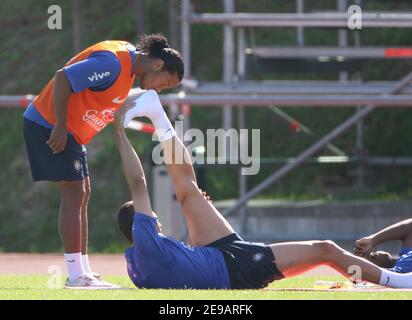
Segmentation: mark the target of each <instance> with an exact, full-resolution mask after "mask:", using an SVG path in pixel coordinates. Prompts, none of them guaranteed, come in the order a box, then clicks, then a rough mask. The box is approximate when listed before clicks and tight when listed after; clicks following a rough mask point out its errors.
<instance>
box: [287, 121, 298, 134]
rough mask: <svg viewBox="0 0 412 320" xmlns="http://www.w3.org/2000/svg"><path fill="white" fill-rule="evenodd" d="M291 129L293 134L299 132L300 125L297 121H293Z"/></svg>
mask: <svg viewBox="0 0 412 320" xmlns="http://www.w3.org/2000/svg"><path fill="white" fill-rule="evenodd" d="M289 129H290V130H291V131H293V132H299V131H300V123H299V122H298V121H297V120H296V119H293V120H292V122H291V123H290V126H289Z"/></svg>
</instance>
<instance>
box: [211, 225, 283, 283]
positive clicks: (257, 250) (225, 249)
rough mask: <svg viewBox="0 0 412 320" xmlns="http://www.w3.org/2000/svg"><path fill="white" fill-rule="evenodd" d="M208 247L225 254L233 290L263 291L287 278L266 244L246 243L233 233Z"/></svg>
mask: <svg viewBox="0 0 412 320" xmlns="http://www.w3.org/2000/svg"><path fill="white" fill-rule="evenodd" d="M207 246H208V247H214V248H217V249H219V250H220V251H221V252H222V253H223V257H224V259H225V262H226V266H227V270H228V272H229V277H230V287H231V289H262V288H265V287H267V286H268V285H269V284H270V283H271V282H273V281H276V280H281V279H283V278H284V277H285V276H284V275H283V274H282V273H281V272H280V271H279V269H278V268H277V266H276V263H275V256H274V255H273V252H272V249H271V248H270V247H269V246H268V245H266V244H264V243H261V242H248V241H244V240H243V239H242V238H241V237H240V236H239V235H238V234H237V233H233V234H231V235H228V236H226V237H224V238H222V239H219V240H217V241H214V242H212V243H210V244H208V245H207Z"/></svg>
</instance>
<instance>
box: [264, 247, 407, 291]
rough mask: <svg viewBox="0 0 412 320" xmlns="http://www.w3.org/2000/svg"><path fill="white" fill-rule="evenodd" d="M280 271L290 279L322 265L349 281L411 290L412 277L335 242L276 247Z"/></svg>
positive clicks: (275, 252)
mask: <svg viewBox="0 0 412 320" xmlns="http://www.w3.org/2000/svg"><path fill="white" fill-rule="evenodd" d="M270 247H271V249H272V251H273V254H274V256H275V262H276V266H277V267H278V269H279V270H280V271H281V272H282V273H283V274H284V275H285V276H286V277H293V276H297V275H299V274H301V273H303V272H305V271H308V270H310V269H312V268H314V267H316V266H319V265H328V266H330V267H331V268H333V269H335V270H336V271H338V272H339V273H341V274H342V275H344V276H345V277H348V278H349V277H351V276H354V277H355V278H357V280H359V279H360V280H362V281H368V282H372V283H376V284H381V285H388V286H391V287H395V288H410V287H411V286H412V277H411V276H410V275H407V274H396V273H394V272H390V271H388V270H385V269H383V268H380V267H378V266H376V265H375V264H373V263H371V262H369V261H368V260H366V259H364V258H361V257H358V256H355V255H353V254H351V253H350V252H348V251H346V250H344V249H342V248H340V247H339V246H338V245H336V244H335V243H334V242H332V241H302V242H285V243H277V244H272V245H271V246H270Z"/></svg>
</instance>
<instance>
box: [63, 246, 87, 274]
mask: <svg viewBox="0 0 412 320" xmlns="http://www.w3.org/2000/svg"><path fill="white" fill-rule="evenodd" d="M64 259H65V260H66V265H67V273H68V274H69V280H70V281H74V280H76V279H77V278H78V277H80V276H82V275H84V269H83V264H82V254H81V252H79V253H65V254H64Z"/></svg>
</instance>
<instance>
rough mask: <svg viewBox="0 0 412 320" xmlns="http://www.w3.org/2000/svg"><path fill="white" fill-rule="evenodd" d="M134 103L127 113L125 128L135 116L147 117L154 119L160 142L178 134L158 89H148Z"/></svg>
mask: <svg viewBox="0 0 412 320" xmlns="http://www.w3.org/2000/svg"><path fill="white" fill-rule="evenodd" d="M134 104H135V105H134V106H133V107H132V108H131V109H130V110H129V111H127V112H126V114H125V117H124V127H125V128H127V126H128V124H129V122H130V120H132V119H133V118H135V117H147V118H149V119H150V120H151V121H152V123H153V126H154V127H155V129H156V134H157V136H158V137H159V141H160V142H164V141H166V140H169V139H171V138H173V137H174V136H175V135H176V132H175V129H174V128H173V126H172V124H171V123H170V120H169V118H168V117H167V115H166V112H165V111H164V109H163V106H162V104H161V103H160V100H159V96H158V95H157V93H156V91H154V90H147V91H146V92H145V93H143V94H142V95H141V96H139V97H138V98H137V99H136V100H135V101H134Z"/></svg>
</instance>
